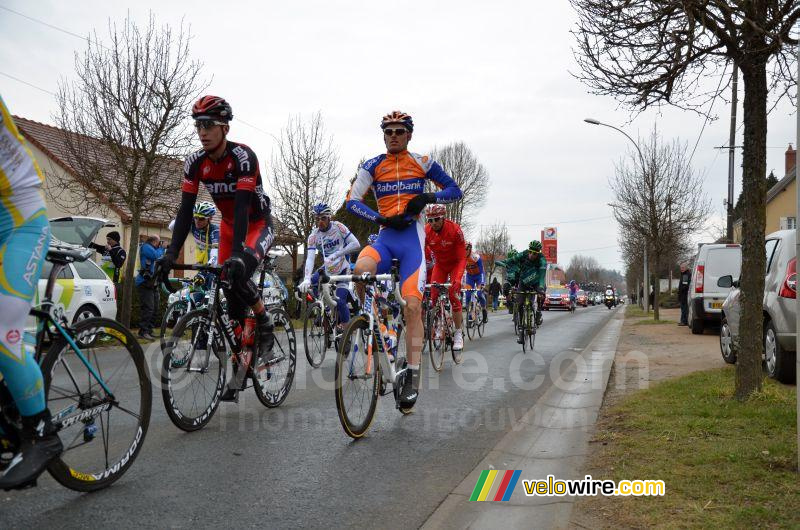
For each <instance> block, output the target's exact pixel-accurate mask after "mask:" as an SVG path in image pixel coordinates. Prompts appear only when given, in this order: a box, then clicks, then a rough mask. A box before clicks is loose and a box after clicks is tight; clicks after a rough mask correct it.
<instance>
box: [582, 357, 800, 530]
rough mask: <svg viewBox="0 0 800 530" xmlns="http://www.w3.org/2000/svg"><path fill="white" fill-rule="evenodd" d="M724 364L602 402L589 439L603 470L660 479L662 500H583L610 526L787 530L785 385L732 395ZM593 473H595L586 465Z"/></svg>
mask: <svg viewBox="0 0 800 530" xmlns="http://www.w3.org/2000/svg"><path fill="white" fill-rule="evenodd" d="M733 391H734V370H733V368H730V367H727V368H722V369H719V370H712V371H707V372H697V373H694V374H691V375H689V376H686V377H682V378H679V379H674V380H670V381H666V382H663V383H660V384H658V385H656V386H654V387H653V388H651V389H648V390H643V391H640V392H636V393H634V394H631V395H630V396H628V397H626V398H625V399H624V401H622V402H621V403H620V404H619V405H617V406H615V407H613V408H611V409H610V410H609V411H608V414H607V416H606V417H605V418H604V419H603V421H602V422H601V424H599V425H598V431H597V434H596V436H595V440H596V441H598V442H603V443H604V444H606V446H605V447H602V448H600V449H599V450H598V451H597V452H596V460H595V462H593V467H594V468H595V469H597V470H601V472H602V473H604V474H605V476H603V477H598V476H595V478H612V479H614V480H621V479H660V480H663V481H664V482H665V484H666V495H665V496H663V497H606V498H600V497H598V498H595V499H592V500H590V501H589V506H588V507H589V509H590V510H591V511H593V512H594V511H598V512H601V513H603V514H604V517H605V518H606V519H607V520H609V521H613V522H614V526H625V527H633V528H643V527H650V526H660V527H664V526H667V527H675V528H685V527H707V528H733V527H736V528H755V527H776V528H777V527H794V525H796V524H797V521H798V513H800V493H798V491H800V490H798V474H797V472H796V462H797V452H796V447H795V442H796V421H797V416H796V408H795V407H796V404H795V399H796V397H795V387H792V386H786V385H780V384H777V383H775V382H773V381H770V380H767V381H766V382H765V384H764V389H763V391H762V392H761V393H760V394H759V395H757V396H754V397H753V398H751V399H750V400H748V401H747V402H744V403H740V402H738V401H736V400H735V399H734V398H733ZM595 473H597V471H595Z"/></svg>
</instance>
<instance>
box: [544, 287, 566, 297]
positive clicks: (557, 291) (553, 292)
mask: <svg viewBox="0 0 800 530" xmlns="http://www.w3.org/2000/svg"><path fill="white" fill-rule="evenodd" d="M547 294H550V295H553V296H555V295H559V294H567V289H548V290H547Z"/></svg>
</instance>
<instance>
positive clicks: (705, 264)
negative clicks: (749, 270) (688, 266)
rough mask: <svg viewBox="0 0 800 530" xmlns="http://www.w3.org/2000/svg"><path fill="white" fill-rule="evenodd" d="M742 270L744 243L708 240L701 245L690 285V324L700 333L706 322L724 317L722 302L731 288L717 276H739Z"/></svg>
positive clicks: (694, 330)
mask: <svg viewBox="0 0 800 530" xmlns="http://www.w3.org/2000/svg"><path fill="white" fill-rule="evenodd" d="M741 270H742V247H741V245H738V244H719V243H714V244H708V245H703V246H702V247H700V250H699V251H698V252H697V256H695V258H694V263H693V264H692V281H691V283H690V285H689V327H690V329H691V330H692V333H694V334H695V335H700V334H701V333H703V329H705V326H706V324H711V323H718V322H719V321H720V320H721V318H722V303H723V302H724V301H725V299H726V298H727V297H728V293H729V292H730V290H731V289H730V288H726V287H718V286H717V280H719V279H720V278H721V277H722V276H726V275H729V274H730V275H731V276H732V277H734V278H738V277H739V275H740V273H741Z"/></svg>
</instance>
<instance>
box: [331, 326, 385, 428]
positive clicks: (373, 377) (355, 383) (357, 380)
mask: <svg viewBox="0 0 800 530" xmlns="http://www.w3.org/2000/svg"><path fill="white" fill-rule="evenodd" d="M368 328H369V321H368V319H367V317H366V316H364V315H360V316H358V317H356V318H355V319H353V320H351V321H350V325H349V326H347V330H346V331H345V332H344V337H343V338H342V347H341V349H340V350H339V354H338V355H337V356H336V370H335V380H336V382H335V393H336V411H337V413H338V414H339V421H340V422H341V424H342V428H344V432H345V433H346V434H347V435H348V436H349V437H351V438H361V437H362V436H364V434H365V433H366V432H367V430H368V429H369V426H370V424H371V423H372V419H373V417H374V416H375V408H376V406H377V405H378V390H379V386H380V385H379V382H380V380H381V369H380V363H379V362H378V359H377V358H376V355H381V353H380V352H379V350H378V343H377V341H376V340H375V335H374V333H372V334H370V333H368V331H369V329H368ZM370 338H371V340H372V344H371V346H372V352H373V354H372V357H371V358H369V357H368V355H367V351H368V347H369V346H370V344H369V343H368V341H369V340H370Z"/></svg>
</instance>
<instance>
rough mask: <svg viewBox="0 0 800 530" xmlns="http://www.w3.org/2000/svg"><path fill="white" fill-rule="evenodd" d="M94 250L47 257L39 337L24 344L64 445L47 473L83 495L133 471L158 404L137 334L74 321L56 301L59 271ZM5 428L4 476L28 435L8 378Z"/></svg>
mask: <svg viewBox="0 0 800 530" xmlns="http://www.w3.org/2000/svg"><path fill="white" fill-rule="evenodd" d="M93 253H94V250H89V249H85V248H82V247H76V246H72V245H67V244H63V243H51V247H50V250H49V251H48V253H47V256H46V258H45V259H46V260H47V261H49V262H51V263H52V264H53V267H52V269H51V270H50V274H49V276H48V278H47V286H46V288H45V292H44V297H43V299H42V301H41V303H40V305H39V306H37V307H35V308H32V309H31V311H30V314H31V315H32V316H33V317H34V320H35V322H36V324H35V335H29V333H28V332H26V333H25V335H26V337H25V343H26V344H24V346H25V347H31V348H34V359H35V360H36V362H37V363H38V364H39V366H40V368H41V370H42V375H43V377H44V392H45V400H46V404H47V407H48V409H49V410H50V412H51V414H52V422H53V425H54V426H55V428H56V430H57V432H58V436H59V437H60V438H61V442H62V443H63V445H64V452H63V453H62V454H61V456H60V457H59V458H57V459H55V460H53V461H52V462H51V463H50V465H49V466H48V468H47V471H48V472H49V473H50V475H52V476H53V478H54V479H56V481H58V482H59V483H60V484H62V485H63V486H66V487H67V488H70V489H73V490H76V491H83V492H88V491H96V490H99V489H102V488H105V487H107V486H109V485H111V484H112V483H113V482H115V481H116V480H118V479H119V478H120V477H121V476H122V475H124V474H125V472H126V471H127V470H128V469H130V467H131V465H133V462H134V461H135V460H136V457H137V456H138V455H139V452H140V451H141V449H142V445H143V444H144V439H145V435H146V434H147V428H148V426H149V425H150V411H151V407H152V387H151V386H150V380H149V379H148V374H147V366H146V363H145V360H144V353H143V352H142V348H141V346H140V345H139V342H138V341H137V340H136V337H134V336H133V334H132V333H131V332H130V330H128V329H127V328H126V327H124V326H123V325H122V324H120V323H119V322H117V321H115V320H111V319H108V318H103V317H92V318H87V319H84V320H80V321H78V322H75V323H73V324H70V323H69V322H68V321H67V319H66V318H65V317H64V308H63V306H62V305H60V304H55V303H54V302H53V290H54V287H55V286H56V285H57V283H56V278H57V277H58V275H59V273H60V272H61V271H62V270H63V269H64V267H66V266H67V264H68V263H73V262H83V261H86V260H87V259H89V258H90V257H91V256H92V255H93ZM33 339H35V345H34V343H33ZM45 345H49V347H47V349H45ZM0 427H2V432H3V433H5V434H2V435H0V447H2V452H1V453H0V472H2V471H3V469H5V468H6V467H7V466H8V465H9V464H10V463H11V461H12V459H13V457H14V455H15V454H16V453H17V451H18V449H19V445H20V430H21V424H20V415H19V411H18V410H17V407H16V405H15V403H14V400H13V398H12V397H11V394H10V393H9V392H8V389H7V388H6V385H5V384H4V383H3V382H2V381H0Z"/></svg>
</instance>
